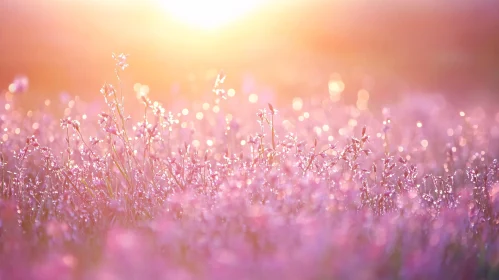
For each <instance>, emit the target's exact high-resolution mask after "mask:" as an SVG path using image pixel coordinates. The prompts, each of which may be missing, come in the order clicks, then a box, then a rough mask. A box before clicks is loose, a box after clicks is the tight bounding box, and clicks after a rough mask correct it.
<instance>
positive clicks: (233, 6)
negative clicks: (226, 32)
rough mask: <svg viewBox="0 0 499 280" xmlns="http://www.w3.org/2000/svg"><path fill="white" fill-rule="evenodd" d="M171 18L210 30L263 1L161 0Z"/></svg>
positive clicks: (248, 10) (236, 17)
mask: <svg viewBox="0 0 499 280" xmlns="http://www.w3.org/2000/svg"><path fill="white" fill-rule="evenodd" d="M161 3H162V5H163V7H165V8H166V10H167V12H168V13H169V14H171V15H172V16H173V17H175V18H176V19H178V20H179V21H182V22H184V23H186V24H189V25H192V26H194V27H197V28H203V29H212V28H216V27H220V26H222V25H225V24H228V23H230V22H232V21H234V20H237V19H238V18H240V17H241V16H244V15H245V14H247V13H248V12H250V11H252V10H254V9H255V8H256V7H258V6H260V5H261V4H262V3H263V0H252V1H234V0H209V1H206V0H181V1H179V0H163V1H161Z"/></svg>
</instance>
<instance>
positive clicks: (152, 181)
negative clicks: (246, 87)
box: [0, 55, 499, 280]
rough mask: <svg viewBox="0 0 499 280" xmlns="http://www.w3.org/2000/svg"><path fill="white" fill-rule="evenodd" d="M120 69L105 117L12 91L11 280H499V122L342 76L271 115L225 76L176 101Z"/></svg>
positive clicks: (7, 228)
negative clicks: (165, 100)
mask: <svg viewBox="0 0 499 280" xmlns="http://www.w3.org/2000/svg"><path fill="white" fill-rule="evenodd" d="M114 58H115V60H116V75H117V80H116V82H115V83H114V84H105V85H104V86H103V87H102V89H101V94H102V97H101V99H103V100H104V102H101V104H98V105H96V104H93V103H92V104H90V103H85V102H83V101H81V100H79V99H78V98H76V97H69V96H66V97H65V98H62V99H61V100H60V101H59V102H56V101H54V100H52V101H51V100H47V101H46V102H45V103H44V104H42V105H43V106H41V107H40V109H39V110H33V111H28V112H23V111H21V110H18V109H17V107H16V98H17V96H16V91H21V90H22V89H23V85H24V83H23V81H20V82H19V81H18V82H17V84H13V85H11V87H10V88H9V91H4V94H3V96H2V97H1V100H0V102H1V106H0V125H1V133H0V138H1V139H0V140H1V142H0V143H1V144H0V145H1V171H0V174H1V177H2V180H1V183H2V184H1V186H0V279H103V280H104V279H109V280H111V279H178V280H182V279H289V280H292V279H297V280H298V279H316V280H319V279H356V280H363V279H366V280H367V279H499V241H498V239H497V236H498V229H499V163H498V161H497V160H496V157H497V156H499V145H498V144H497V143H498V141H499V114H497V115H496V114H491V113H490V112H485V111H484V110H483V109H481V108H479V107H477V108H453V106H451V105H450V104H448V103H446V102H445V100H442V99H439V98H435V97H421V96H407V98H406V99H404V100H403V101H400V102H397V103H394V102H392V104H389V103H387V107H385V108H384V109H382V110H381V112H372V111H370V110H369V109H368V106H367V102H368V99H369V93H368V92H367V91H360V92H359V100H358V102H357V104H356V105H354V106H350V105H346V104H344V103H342V101H341V90H342V87H343V84H342V82H341V81H340V80H338V79H336V80H334V79H333V80H331V81H330V83H329V92H328V85H327V84H326V85H325V86H324V88H325V93H324V94H315V95H314V96H311V97H310V98H303V99H300V98H295V99H293V101H292V102H288V103H282V104H278V103H276V104H268V103H267V102H265V100H262V99H264V98H260V100H258V95H249V96H248V95H245V94H241V93H240V92H238V91H237V89H236V91H234V90H232V89H227V88H225V85H224V81H225V79H226V77H225V74H224V73H223V72H220V74H219V75H218V77H217V79H216V81H215V83H214V88H213V92H212V95H211V98H209V100H204V101H202V102H193V103H191V104H189V105H185V103H182V104H181V103H179V104H177V103H175V102H173V103H171V104H168V106H166V105H165V106H163V105H162V104H160V103H159V102H155V101H154V100H150V99H149V97H148V96H147V95H146V94H145V92H144V91H141V89H140V88H138V89H136V90H137V93H138V98H137V100H125V98H123V91H126V92H130V91H132V89H128V88H123V86H122V81H121V78H120V77H121V73H122V72H123V71H125V68H126V67H127V66H128V65H127V62H126V56H125V55H118V56H114ZM228 74H229V77H230V73H228ZM256 94H258V92H256ZM248 98H249V100H248ZM56 103H58V104H56ZM125 103H126V106H125ZM99 106H100V107H99ZM96 108H97V109H96ZM56 111H57V113H56ZM59 111H60V112H59ZM57 114H63V115H64V117H63V118H62V119H61V118H58V117H56V115H57Z"/></svg>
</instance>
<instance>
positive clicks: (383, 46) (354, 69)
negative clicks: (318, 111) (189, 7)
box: [0, 0, 499, 106]
mask: <svg viewBox="0 0 499 280" xmlns="http://www.w3.org/2000/svg"><path fill="white" fill-rule="evenodd" d="M0 3H1V4H0V26H1V27H0V65H1V66H0V85H1V88H2V89H6V88H7V87H8V85H9V83H11V82H12V80H13V78H14V77H15V76H16V75H19V74H22V75H26V76H28V77H29V79H30V88H29V92H28V93H26V95H27V96H29V97H27V96H25V97H23V102H25V103H26V104H29V106H35V105H36V104H41V103H43V100H45V99H47V98H57V96H59V94H60V93H61V92H68V93H69V94H71V95H79V96H80V97H82V98H83V99H86V100H92V99H95V98H96V97H98V96H99V89H100V87H101V85H102V84H103V83H104V82H105V81H108V82H115V77H114V72H113V68H114V65H113V61H112V59H111V53H112V52H125V53H129V54H131V56H130V57H129V63H130V65H131V67H130V68H128V69H127V71H126V73H125V77H124V80H125V81H126V82H127V83H128V84H127V86H130V87H129V89H130V91H131V92H133V90H132V88H133V84H135V83H142V84H147V85H149V87H150V89H151V95H152V98H154V99H159V100H164V101H167V100H168V99H171V98H175V95H172V92H173V91H178V92H181V94H182V95H183V96H184V97H186V98H197V97H199V96H200V95H201V94H202V93H203V92H206V91H208V92H209V90H210V89H211V85H212V83H213V80H214V78H215V76H216V74H217V71H218V69H221V68H223V69H225V72H226V73H227V75H228V79H227V82H228V84H229V86H233V87H234V88H236V89H239V88H240V87H241V84H242V83H243V81H244V80H245V79H247V78H248V77H249V76H251V77H253V79H254V80H255V81H256V82H257V84H262V85H267V86H268V87H269V88H270V89H272V90H273V91H274V92H275V93H276V94H277V97H278V98H291V97H293V96H307V95H309V94H322V93H323V94H326V93H327V84H328V79H329V77H330V75H331V74H332V73H339V74H340V75H341V77H342V79H343V81H344V83H345V94H344V96H345V102H347V103H348V102H352V103H353V102H355V100H356V92H357V91H358V90H359V89H362V88H365V89H367V90H369V91H370V92H371V97H372V98H371V100H373V103H374V104H383V103H386V102H390V100H393V99H396V98H398V96H399V95H400V94H401V93H412V94H419V93H438V94H444V95H446V96H447V97H448V99H449V101H451V102H455V103H457V104H468V103H470V102H471V103H486V104H489V105H490V106H495V105H497V104H498V103H499V102H498V101H499V94H498V92H499V91H498V90H499V2H498V1H493V0H483V1H464V0H457V1H456V0H455V1H450V0H442V1H429V0H424V1H395V0H382V1H362V0H349V1H340V0H337V1H317V0H310V1H305V0H291V1H269V2H268V4H267V5H264V6H262V7H261V8H260V9H258V10H255V11H253V12H252V13H249V14H247V15H246V16H245V17H243V18H240V19H239V20H238V21H235V22H232V23H231V24H229V25H226V26H222V27H220V28H217V29H212V30H201V29H196V28H194V27H192V26H188V25H186V24H183V23H182V22H179V21H176V20H175V19H173V18H172V17H171V16H169V14H168V12H167V11H165V9H162V8H161V5H160V4H158V0H147V1H132V0H124V1H118V0H107V1H94V0H91V1H83V0H75V1H69V0H67V1H65V0H45V1H41V0H20V1H19V0H2V1H1V2H0ZM349 92H351V93H352V94H351V96H353V97H352V98H351V100H350V99H349V97H348V96H350V95H349Z"/></svg>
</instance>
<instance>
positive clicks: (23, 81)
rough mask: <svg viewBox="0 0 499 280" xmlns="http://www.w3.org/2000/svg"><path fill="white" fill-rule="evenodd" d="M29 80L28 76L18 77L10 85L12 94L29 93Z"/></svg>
mask: <svg viewBox="0 0 499 280" xmlns="http://www.w3.org/2000/svg"><path fill="white" fill-rule="evenodd" d="M28 85H29V80H28V77H26V76H22V75H21V76H17V77H15V78H14V81H13V82H12V83H11V84H10V85H9V91H10V92H11V93H24V92H26V91H28Z"/></svg>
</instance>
